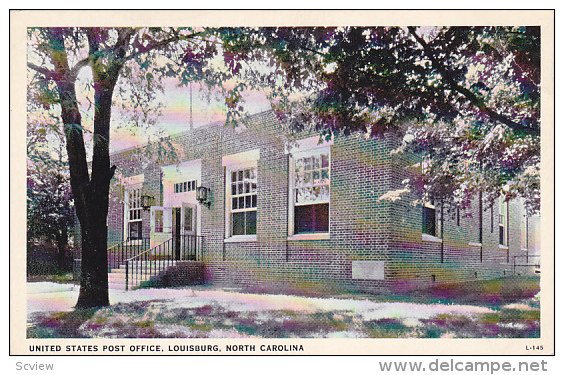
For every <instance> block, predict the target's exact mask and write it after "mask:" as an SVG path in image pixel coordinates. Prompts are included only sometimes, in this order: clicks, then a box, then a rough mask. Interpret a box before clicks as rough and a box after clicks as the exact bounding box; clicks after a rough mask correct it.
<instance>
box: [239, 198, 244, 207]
mask: <svg viewBox="0 0 564 375" xmlns="http://www.w3.org/2000/svg"><path fill="white" fill-rule="evenodd" d="M239 208H245V197H239Z"/></svg>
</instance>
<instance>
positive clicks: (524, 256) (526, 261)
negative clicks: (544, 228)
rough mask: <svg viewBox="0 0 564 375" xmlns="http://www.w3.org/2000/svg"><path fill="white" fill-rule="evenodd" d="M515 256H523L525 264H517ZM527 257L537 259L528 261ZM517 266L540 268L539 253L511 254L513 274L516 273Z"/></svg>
mask: <svg viewBox="0 0 564 375" xmlns="http://www.w3.org/2000/svg"><path fill="white" fill-rule="evenodd" d="M517 258H525V264H518V263H517ZM529 258H538V261H537V262H536V263H529ZM517 267H535V268H540V255H538V254H525V255H513V274H515V273H517Z"/></svg>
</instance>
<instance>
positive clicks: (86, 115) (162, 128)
mask: <svg viewBox="0 0 564 375" xmlns="http://www.w3.org/2000/svg"><path fill="white" fill-rule="evenodd" d="M89 74H90V73H89V71H88V70H87V69H85V72H84V73H83V74H81V76H80V77H79V84H78V85H77V87H78V88H79V89H78V90H77V95H78V97H79V101H80V102H81V110H82V112H83V120H84V123H85V124H84V126H85V127H86V128H88V127H89V126H90V127H92V112H93V111H92V107H91V105H90V104H89V100H90V101H92V100H93V95H92V93H91V92H89V90H87V89H85V88H84V84H85V82H87V81H88V80H89V79H90V77H89V76H88V75H89ZM163 86H164V92H163V94H162V95H159V96H158V100H160V101H161V102H162V103H163V107H162V108H161V115H160V116H159V117H158V118H157V119H156V122H155V125H154V126H143V125H142V126H137V127H136V126H132V125H131V123H130V122H129V121H128V120H127V119H126V118H125V117H126V116H124V114H125V113H126V112H127V110H128V107H127V103H126V107H125V109H124V108H121V106H119V105H116V104H114V107H113V108H112V124H111V135H110V140H111V141H110V152H116V151H119V150H123V149H127V148H131V147H137V146H140V145H143V144H145V143H146V142H147V138H148V137H151V138H153V139H154V138H156V137H160V136H164V135H174V134H177V133H180V132H182V131H186V130H188V129H189V128H190V91H189V88H188V87H179V86H178V82H177V80H176V79H174V78H167V79H165V81H164V82H163ZM115 95H116V94H114V96H115ZM244 97H245V110H246V111H247V112H248V113H249V114H253V113H258V112H261V111H264V110H267V109H270V103H269V101H268V99H267V98H266V95H265V94H264V93H261V92H257V91H253V92H247V93H246V95H245V96H244ZM115 102H116V100H115V97H114V103H115ZM225 115H226V108H225V105H224V104H223V100H222V99H221V98H217V97H215V96H214V95H211V96H208V95H206V93H205V91H203V90H201V87H200V85H198V84H196V83H194V84H193V86H192V119H193V126H194V127H195V128H196V127H200V126H205V125H208V124H211V123H223V122H225ZM85 138H86V139H85V140H86V142H87V143H90V139H89V138H90V137H89V135H88V134H86V135H85Z"/></svg>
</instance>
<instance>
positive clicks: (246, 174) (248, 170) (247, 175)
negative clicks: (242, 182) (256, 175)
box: [245, 169, 251, 180]
mask: <svg viewBox="0 0 564 375" xmlns="http://www.w3.org/2000/svg"><path fill="white" fill-rule="evenodd" d="M249 178H251V171H250V169H245V179H246V180H248V179H249Z"/></svg>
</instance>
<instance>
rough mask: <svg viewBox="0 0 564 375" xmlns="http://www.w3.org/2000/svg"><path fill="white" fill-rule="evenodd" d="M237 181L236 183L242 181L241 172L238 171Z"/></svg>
mask: <svg viewBox="0 0 564 375" xmlns="http://www.w3.org/2000/svg"><path fill="white" fill-rule="evenodd" d="M237 180H238V181H243V171H239V172H238V176H237Z"/></svg>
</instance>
